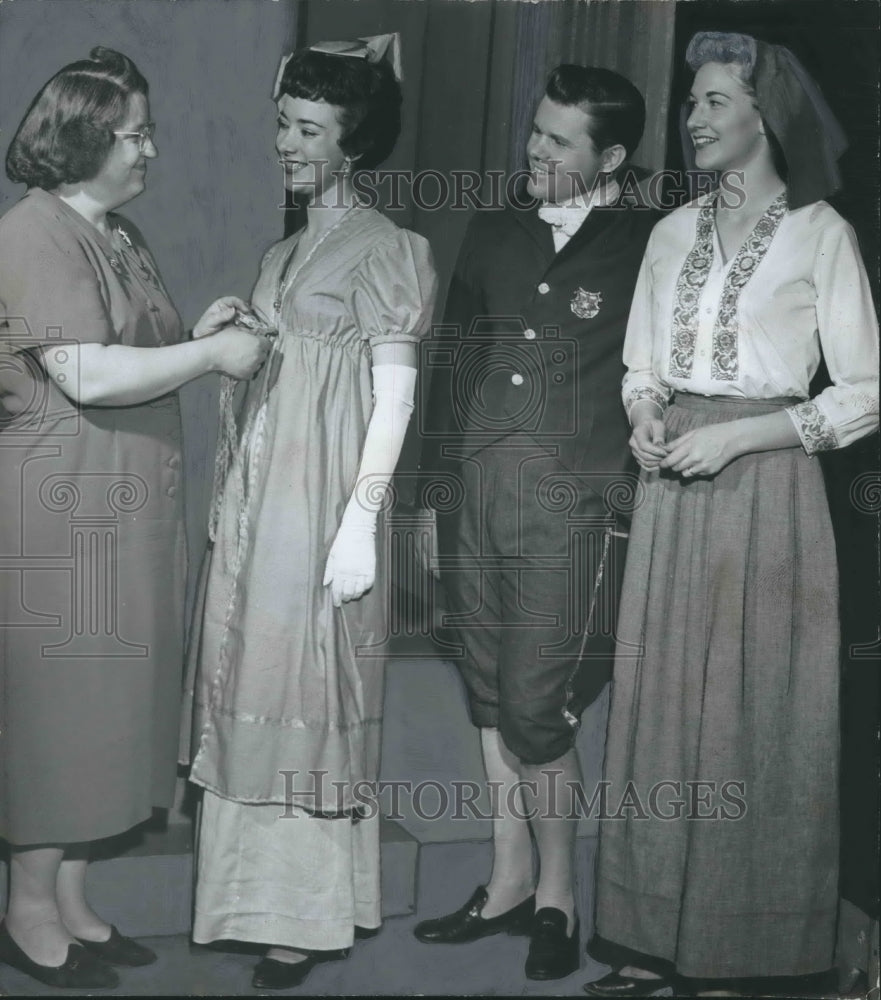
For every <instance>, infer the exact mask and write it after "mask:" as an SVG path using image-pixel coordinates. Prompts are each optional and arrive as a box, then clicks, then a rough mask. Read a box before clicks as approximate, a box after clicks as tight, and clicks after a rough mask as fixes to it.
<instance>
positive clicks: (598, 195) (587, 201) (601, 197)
mask: <svg viewBox="0 0 881 1000" xmlns="http://www.w3.org/2000/svg"><path fill="white" fill-rule="evenodd" d="M617 197H618V183H617V181H609V182H608V183H607V184H604V185H603V186H602V187H599V188H595V189H594V190H593V191H592V192H591V193H590V195H583V194H578V195H576V196H575V197H574V198H570V199H569V200H568V201H565V202H563V203H562V204H560V205H554V204H551V203H549V202H545V203H544V204H543V205H540V206H539V209H538V217H539V218H540V219H541V220H542V221H544V222H547V223H548V224H549V225H550V226H551V227H552V235H553V238H554V250H555V251H556V252H557V253H559V252H560V251H561V250H562V249H563V247H564V246H566V244H567V243H568V242H569V240H570V239H571V238H572V237H573V236H574V235H575V234H576V233H577V232H578V230H579V229H580V228H581V226H582V224H583V223H584V220H585V219H586V218H587V217H588V215H590V210H591V209H592V208H595V207H596V206H597V205H611V204H612V203H613V202H614V201H615V199H616V198H617Z"/></svg>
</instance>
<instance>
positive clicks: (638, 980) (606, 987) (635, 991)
mask: <svg viewBox="0 0 881 1000" xmlns="http://www.w3.org/2000/svg"><path fill="white" fill-rule="evenodd" d="M672 983H673V976H657V977H654V978H650V979H646V978H644V977H640V976H622V975H621V973H620V972H610V973H609V974H608V975H607V976H603V978H602V979H595V980H594V981H593V982H592V983H585V984H584V986H583V987H582V989H583V990H584V992H585V993H587V994H588V996H592V997H612V998H616V997H650V996H651V995H652V994H653V993H657V992H658V990H662V989H664V988H665V987H667V986H670V985H672Z"/></svg>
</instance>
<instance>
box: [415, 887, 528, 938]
mask: <svg viewBox="0 0 881 1000" xmlns="http://www.w3.org/2000/svg"><path fill="white" fill-rule="evenodd" d="M487 899H488V897H487V894H486V889H485V888H484V887H483V886H482V885H479V886H478V887H477V888H476V889H475V890H474V895H473V896H472V897H471V899H469V900H468V902H467V903H466V904H465V905H464V906H463V907H462V908H461V909H458V910H456V912H455V913H450V914H448V915H447V916H445V917H437V918H436V919H434V920H423V921H422V923H421V924H417V925H416V926H415V927H414V928H413V933H414V934H415V935H416V937H417V938H418V939H419V940H420V941H424V942H425V943H426V944H466V943H467V942H469V941H477V940H478V938H482V937H489V935H490V934H501V933H502V932H503V931H505V932H507V933H508V934H528V933H529V928H530V925H531V922H532V917H533V915H534V913H535V896H534V895H533V896H530V897H529V898H528V899H524V900H523V902H522V903H520V904H518V905H517V906H515V907H513V908H512V909H510V910H505V912H504V913H500V914H499V915H498V916H497V917H482V916H481V912H482V910H483V908H484V906H486V901H487Z"/></svg>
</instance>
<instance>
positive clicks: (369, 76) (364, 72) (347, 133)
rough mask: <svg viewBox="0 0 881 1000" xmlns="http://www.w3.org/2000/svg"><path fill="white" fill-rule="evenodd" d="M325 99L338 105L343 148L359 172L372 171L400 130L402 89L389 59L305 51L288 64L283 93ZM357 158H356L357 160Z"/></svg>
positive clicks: (280, 89) (389, 148) (297, 54)
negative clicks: (376, 60) (388, 61)
mask: <svg viewBox="0 0 881 1000" xmlns="http://www.w3.org/2000/svg"><path fill="white" fill-rule="evenodd" d="M282 94H288V95H289V96H290V97H301V98H303V99H304V100H307V101H326V102H327V103H328V104H331V105H333V106H334V107H336V108H339V115H338V120H339V123H340V125H341V126H342V130H343V134H342V138H341V139H340V144H339V145H340V149H341V150H342V151H343V152H344V153H345V154H346V156H349V157H351V158H352V159H353V160H354V168H355V169H356V170H371V169H373V168H374V167H376V166H379V164H380V163H382V161H383V160H384V159H386V157H387V156H388V155H389V154H390V153H391V151H392V150H393V149H394V148H395V143H396V142H397V139H398V136H399V135H400V132H401V102H402V94H401V87H400V84H399V83H398V81H397V80H396V79H395V75H394V73H393V71H392V68H391V66H389V64H388V63H387V62H385V61H384V60H381V61H380V62H376V63H370V62H367V60H366V59H359V58H355V57H353V56H341V55H333V54H331V53H328V52H313V51H312V50H311V49H300V50H299V51H297V52H295V53H294V54H293V56H292V57H291V59H290V61H289V62H288V64H287V66H285V69H284V73H283V74H282V78H281V83H280V86H279V96H281V95H282ZM356 157H357V159H356Z"/></svg>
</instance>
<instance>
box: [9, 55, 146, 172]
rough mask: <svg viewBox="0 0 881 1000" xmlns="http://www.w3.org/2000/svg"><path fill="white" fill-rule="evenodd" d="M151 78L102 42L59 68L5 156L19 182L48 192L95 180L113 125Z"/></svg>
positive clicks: (108, 147) (111, 141) (110, 143)
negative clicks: (145, 76) (79, 57)
mask: <svg viewBox="0 0 881 1000" xmlns="http://www.w3.org/2000/svg"><path fill="white" fill-rule="evenodd" d="M147 93H148V86H147V81H146V80H145V79H144V77H143V76H141V74H140V73H139V72H138V69H137V67H136V66H135V64H134V63H133V62H132V61H131V59H129V58H128V57H127V56H124V55H123V54H122V53H121V52H115V51H114V50H113V49H105V48H103V47H102V46H98V47H97V48H94V49H92V51H91V52H90V53H89V58H88V59H81V60H79V61H78V62H74V63H70V64H69V65H67V66H64V67H63V68H62V69H60V70H59V71H58V72H57V73H56V74H55V76H53V77H52V79H51V80H50V81H49V82H48V83H47V84H46V85H45V86H44V87H43V89H42V90H41V91H40V92H39V93H38V94H37V96H36V97H35V98H34V100H33V101H32V102H31V106H30V107H29V108H28V110H27V113H26V114H25V116H24V118H23V119H22V121H21V124H20V125H19V126H18V131H17V132H16V133H15V136H14V138H13V140H12V143H11V144H10V146H9V150H8V152H7V154H6V175H7V176H8V177H9V179H10V180H11V181H13V183H15V184H19V183H21V184H27V186H28V187H40V188H44V189H46V190H48V191H51V190H53V189H54V188H57V187H58V186H59V185H60V184H75V183H77V182H78V181H88V180H91V179H92V178H93V177H94V176H95V175H96V174H97V173H98V171H99V170H100V169H101V167H102V166H103V165H104V161H105V160H106V159H107V155H108V153H109V152H110V150H111V148H112V146H113V144H114V142H115V141H116V139H115V136H114V135H113V130H114V128H118V127H119V126H120V125H121V124H122V123H123V122H124V121H125V116H126V112H127V110H128V104H129V99H130V98H131V96H132V94H143V95H144V96H145V97H146V96H147Z"/></svg>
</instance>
